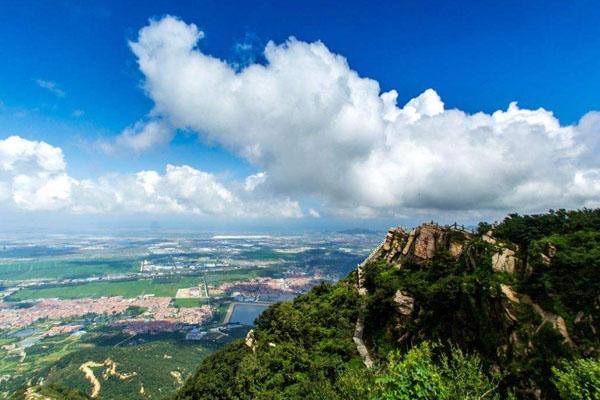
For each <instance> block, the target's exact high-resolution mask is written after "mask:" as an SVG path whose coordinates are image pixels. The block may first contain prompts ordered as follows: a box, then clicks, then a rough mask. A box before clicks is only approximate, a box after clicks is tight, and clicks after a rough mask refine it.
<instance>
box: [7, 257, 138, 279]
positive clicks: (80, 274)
mask: <svg viewBox="0 0 600 400" xmlns="http://www.w3.org/2000/svg"><path fill="white" fill-rule="evenodd" d="M139 263H140V260H139V259H137V258H126V259H123V258H120V259H111V258H102V259H95V258H90V259H49V260H48V259H46V260H35V261H18V262H3V263H0V280H11V281H19V280H24V279H44V278H45V279H64V278H85V277H89V276H98V275H106V274H112V273H125V272H133V271H137V270H138V269H139Z"/></svg>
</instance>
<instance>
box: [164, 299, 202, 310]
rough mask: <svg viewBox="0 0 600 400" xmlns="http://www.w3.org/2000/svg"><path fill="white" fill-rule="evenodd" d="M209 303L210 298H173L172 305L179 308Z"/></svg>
mask: <svg viewBox="0 0 600 400" xmlns="http://www.w3.org/2000/svg"><path fill="white" fill-rule="evenodd" d="M205 304H208V299H173V300H171V305H172V306H173V307H177V308H186V307H200V306H203V305H205Z"/></svg>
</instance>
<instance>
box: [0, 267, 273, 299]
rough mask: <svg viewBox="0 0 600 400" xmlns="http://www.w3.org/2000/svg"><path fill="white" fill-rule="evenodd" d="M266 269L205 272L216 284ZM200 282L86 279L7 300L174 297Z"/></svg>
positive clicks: (199, 279)
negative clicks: (101, 280)
mask: <svg viewBox="0 0 600 400" xmlns="http://www.w3.org/2000/svg"><path fill="white" fill-rule="evenodd" d="M272 273H273V272H272V271H271V270H269V269H259V270H243V271H234V272H221V273H217V272H215V273H211V274H210V275H207V276H206V280H207V282H209V284H213V285H215V284H216V285H218V284H220V283H223V282H226V281H236V280H247V279H251V278H254V277H257V276H265V275H271V274H272ZM201 282H203V277H202V276H200V275H194V276H190V275H186V276H182V275H173V276H168V277H163V278H156V279H137V280H126V281H104V282H87V283H80V284H74V285H57V286H44V287H30V288H25V289H22V290H19V291H18V292H16V293H14V294H12V295H11V296H10V297H9V298H8V299H6V300H8V301H24V300H36V299H42V298H58V299H77V298H84V297H94V298H98V297H103V296H107V297H108V296H123V297H125V298H133V297H137V296H141V295H145V294H153V295H155V296H160V297H175V294H176V293H177V289H180V288H186V287H192V286H198V285H199V284H200V283H201Z"/></svg>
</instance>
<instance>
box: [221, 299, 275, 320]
mask: <svg viewBox="0 0 600 400" xmlns="http://www.w3.org/2000/svg"><path fill="white" fill-rule="evenodd" d="M232 306H233V312H232V313H231V318H230V319H229V321H227V322H230V323H236V322H237V323H239V324H244V325H250V326H253V325H254V320H255V319H256V318H257V317H258V316H259V315H260V313H261V312H263V311H264V310H265V309H266V308H267V307H268V305H265V304H252V303H235V304H233V305H232Z"/></svg>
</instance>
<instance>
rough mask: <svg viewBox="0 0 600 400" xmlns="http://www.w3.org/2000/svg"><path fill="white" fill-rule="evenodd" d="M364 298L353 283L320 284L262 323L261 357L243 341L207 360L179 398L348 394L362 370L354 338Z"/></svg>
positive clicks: (272, 310) (261, 319)
mask: <svg viewBox="0 0 600 400" xmlns="http://www.w3.org/2000/svg"><path fill="white" fill-rule="evenodd" d="M357 306H358V294H357V292H356V290H355V289H354V287H353V286H352V284H351V282H350V281H343V282H340V283H339V284H337V285H335V286H333V285H325V284H323V285H320V286H318V287H316V288H315V289H313V290H312V291H311V292H310V293H308V294H307V295H305V296H301V297H299V298H298V299H296V300H295V301H293V302H285V303H279V304H276V305H274V306H272V307H270V308H269V309H268V310H267V311H265V312H264V313H263V314H261V316H260V317H259V318H258V321H257V329H256V331H255V337H254V340H255V343H256V346H257V349H256V352H253V351H252V350H251V349H250V348H248V347H247V346H246V345H245V344H244V343H243V342H235V343H233V344H232V345H230V346H228V347H227V349H226V350H225V351H220V352H218V353H216V354H215V355H213V356H210V357H208V358H207V360H206V362H204V363H203V364H202V365H201V367H200V369H199V370H198V371H197V372H196V374H195V375H194V377H193V378H192V379H190V380H188V381H187V382H186V384H185V385H184V387H183V388H182V389H181V391H180V392H179V394H178V395H177V399H181V400H183V399H227V398H236V399H240V400H241V399H275V398H278V399H285V398H289V399H296V398H307V399H323V398H338V397H323V396H322V395H323V394H324V393H330V394H331V395H332V396H333V395H334V394H335V393H337V392H345V391H346V390H348V387H347V386H348V383H349V382H352V376H356V375H353V374H352V371H353V370H354V369H356V368H357V367H358V366H360V365H361V360H360V358H358V355H357V354H356V350H355V347H354V343H353V342H352V339H351V336H352V331H353V329H354V321H355V319H356V317H357V311H356V310H357Z"/></svg>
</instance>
